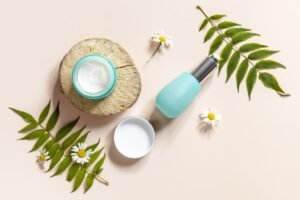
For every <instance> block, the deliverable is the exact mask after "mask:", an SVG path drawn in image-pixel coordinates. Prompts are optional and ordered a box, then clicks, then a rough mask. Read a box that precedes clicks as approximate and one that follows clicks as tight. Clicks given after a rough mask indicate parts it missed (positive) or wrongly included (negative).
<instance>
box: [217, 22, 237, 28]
mask: <svg viewBox="0 0 300 200" xmlns="http://www.w3.org/2000/svg"><path fill="white" fill-rule="evenodd" d="M234 26H240V24H237V23H235V22H229V21H225V22H221V23H219V24H218V28H219V29H226V28H231V27H234Z"/></svg>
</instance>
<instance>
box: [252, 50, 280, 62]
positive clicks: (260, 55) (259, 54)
mask: <svg viewBox="0 0 300 200" xmlns="http://www.w3.org/2000/svg"><path fill="white" fill-rule="evenodd" d="M278 52H279V51H271V50H258V51H254V52H253V53H251V54H250V55H249V56H248V58H249V59H250V60H262V59H265V58H267V57H269V56H271V55H273V54H275V53H278Z"/></svg>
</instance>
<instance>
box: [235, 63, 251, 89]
mask: <svg viewBox="0 0 300 200" xmlns="http://www.w3.org/2000/svg"><path fill="white" fill-rule="evenodd" d="M248 67H249V60H248V59H244V60H243V61H242V62H241V64H240V66H239V68H238V71H237V73H236V85H237V89H238V91H239V90H240V85H241V83H242V81H243V80H244V78H245V76H246V74H247V71H248Z"/></svg>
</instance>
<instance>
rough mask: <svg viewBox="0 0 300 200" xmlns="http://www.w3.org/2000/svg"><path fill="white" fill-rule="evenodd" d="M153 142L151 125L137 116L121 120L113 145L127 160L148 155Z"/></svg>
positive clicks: (153, 133) (153, 132)
mask: <svg viewBox="0 0 300 200" xmlns="http://www.w3.org/2000/svg"><path fill="white" fill-rule="evenodd" d="M154 141H155V131H154V129H153V127H152V125H151V124H150V123H149V122H148V121H147V120H146V119H144V118H142V117H138V116H132V117H128V118H126V119H124V120H122V121H121V122H120V123H119V124H118V125H117V127H116V129H115V133H114V143H115V146H116V148H117V150H118V151H119V152H120V153H121V154H122V155H123V156H125V157H127V158H134V159H135V158H141V157H143V156H145V155H146V154H148V153H149V152H150V150H151V149H152V147H153V145H154Z"/></svg>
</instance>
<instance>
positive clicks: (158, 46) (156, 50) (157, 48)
mask: <svg viewBox="0 0 300 200" xmlns="http://www.w3.org/2000/svg"><path fill="white" fill-rule="evenodd" d="M160 47H161V42H160V43H159V44H158V45H157V47H156V49H155V51H154V52H153V54H152V55H151V56H150V58H149V59H148V60H147V61H146V64H147V63H149V62H150V61H151V60H152V58H153V57H154V56H155V55H156V53H157V52H158V51H159V49H160Z"/></svg>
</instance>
